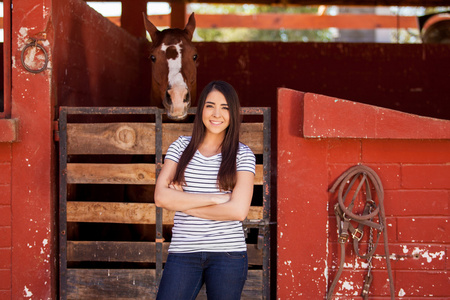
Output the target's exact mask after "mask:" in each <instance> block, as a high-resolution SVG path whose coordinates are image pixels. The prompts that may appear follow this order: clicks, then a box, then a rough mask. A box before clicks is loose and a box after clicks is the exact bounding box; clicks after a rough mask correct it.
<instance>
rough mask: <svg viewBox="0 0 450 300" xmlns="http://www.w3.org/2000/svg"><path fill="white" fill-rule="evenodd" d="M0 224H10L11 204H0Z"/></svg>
mask: <svg viewBox="0 0 450 300" xmlns="http://www.w3.org/2000/svg"><path fill="white" fill-rule="evenodd" d="M0 226H11V206H9V205H2V206H0Z"/></svg>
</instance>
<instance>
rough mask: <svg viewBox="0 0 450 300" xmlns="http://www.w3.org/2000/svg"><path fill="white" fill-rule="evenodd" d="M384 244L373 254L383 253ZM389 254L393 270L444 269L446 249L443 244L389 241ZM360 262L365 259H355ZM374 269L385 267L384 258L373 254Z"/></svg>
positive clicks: (363, 261)
mask: <svg viewBox="0 0 450 300" xmlns="http://www.w3.org/2000/svg"><path fill="white" fill-rule="evenodd" d="M384 253H385V252H384V245H378V247H377V250H376V252H375V254H377V255H384ZM389 254H390V257H391V266H392V269H393V270H445V268H446V249H445V246H444V245H428V244H425V245H424V244H410V243H407V244H397V243H389ZM359 260H360V261H361V262H360V264H363V263H365V262H366V260H362V259H357V261H359ZM372 265H373V267H374V268H375V269H386V259H385V258H384V257H380V256H375V257H374V259H373V260H372Z"/></svg>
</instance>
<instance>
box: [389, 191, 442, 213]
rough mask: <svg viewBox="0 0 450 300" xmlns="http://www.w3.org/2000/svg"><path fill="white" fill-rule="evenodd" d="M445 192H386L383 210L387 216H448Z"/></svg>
mask: <svg viewBox="0 0 450 300" xmlns="http://www.w3.org/2000/svg"><path fill="white" fill-rule="evenodd" d="M448 206H449V192H448V191H445V190H414V191H412V190H388V191H386V192H385V201H384V208H385V211H386V215H388V216H426V215H449V207H448Z"/></svg>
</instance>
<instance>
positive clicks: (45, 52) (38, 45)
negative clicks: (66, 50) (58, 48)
mask: <svg viewBox="0 0 450 300" xmlns="http://www.w3.org/2000/svg"><path fill="white" fill-rule="evenodd" d="M30 47H37V48H39V49H41V51H42V52H44V56H45V61H44V65H43V66H42V67H41V68H40V69H37V70H35V69H31V68H30V67H29V66H28V65H27V64H26V63H25V60H24V56H25V51H26V50H27V49H28V48H30ZM20 61H21V62H22V66H23V67H24V68H25V69H26V70H27V71H28V72H30V73H34V74H37V73H40V72H42V71H44V70H45V69H47V65H48V54H47V51H46V50H45V48H44V47H42V46H41V45H40V44H38V42H37V40H35V39H33V41H32V42H31V43H29V44H27V45H26V46H25V47H23V49H22V53H21V55H20Z"/></svg>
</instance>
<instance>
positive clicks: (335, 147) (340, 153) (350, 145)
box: [327, 139, 361, 164]
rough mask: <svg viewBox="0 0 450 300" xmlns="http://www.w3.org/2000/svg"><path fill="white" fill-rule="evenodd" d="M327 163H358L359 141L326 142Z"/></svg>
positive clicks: (335, 140)
mask: <svg viewBox="0 0 450 300" xmlns="http://www.w3.org/2000/svg"><path fill="white" fill-rule="evenodd" d="M327 161H328V162H329V163H354V164H356V163H358V162H359V161H361V140H359V139H330V140H328V149H327Z"/></svg>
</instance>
